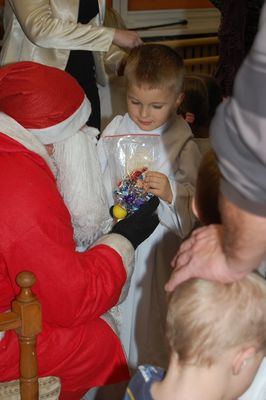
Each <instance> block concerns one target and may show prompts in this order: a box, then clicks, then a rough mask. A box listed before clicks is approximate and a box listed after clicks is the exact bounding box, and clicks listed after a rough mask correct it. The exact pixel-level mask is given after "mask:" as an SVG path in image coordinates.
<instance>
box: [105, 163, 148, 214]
mask: <svg viewBox="0 0 266 400" xmlns="http://www.w3.org/2000/svg"><path fill="white" fill-rule="evenodd" d="M147 170H148V168H147V167H143V168H141V169H136V170H134V171H132V172H131V173H130V174H128V175H127V176H126V177H125V178H123V179H121V180H119V181H118V182H117V187H116V188H115V190H114V199H115V205H114V207H113V210H112V213H113V216H114V217H115V218H117V219H122V218H125V217H126V216H127V215H131V214H133V213H134V212H135V211H137V210H138V209H139V208H140V207H141V206H142V204H144V203H145V202H146V201H148V200H150V199H151V197H153V194H152V193H149V192H146V191H145V190H144V188H143V181H144V177H145V172H146V171H147ZM123 210H124V212H123Z"/></svg>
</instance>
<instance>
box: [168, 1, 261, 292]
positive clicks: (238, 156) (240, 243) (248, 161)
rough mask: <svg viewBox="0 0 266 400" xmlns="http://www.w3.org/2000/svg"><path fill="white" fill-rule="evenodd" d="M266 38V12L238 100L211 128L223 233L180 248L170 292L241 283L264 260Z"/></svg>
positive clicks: (212, 231) (200, 235)
mask: <svg viewBox="0 0 266 400" xmlns="http://www.w3.org/2000/svg"><path fill="white" fill-rule="evenodd" d="M265 38H266V6H264V8H263V10H262V15H261V21H260V30H259V33H258V35H257V37H256V39H255V42H254V45H253V47H252V50H251V52H250V53H249V55H248V56H247V58H246V59H245V61H244V63H243V65H242V67H241V68H240V71H239V73H238V75H237V78H236V82H235V86H234V94H233V97H232V98H231V99H229V100H227V101H225V102H223V103H222V104H221V105H220V106H219V108H218V112H217V113H216V116H215V118H214V120H213V122H212V125H211V138H212V144H213V147H214V150H215V151H216V153H217V156H218V161H219V168H220V170H221V173H222V175H223V179H222V182H221V196H220V207H221V214H222V220H223V225H224V228H223V230H222V229H221V228H220V229H218V228H217V227H216V228H214V227H206V228H202V229H200V230H199V231H195V232H194V233H193V235H192V236H191V238H190V239H189V240H188V241H187V242H185V243H184V244H183V245H182V246H181V249H180V251H179V252H178V253H177V256H176V257H175V259H174V260H173V265H174V267H175V270H174V272H173V275H172V277H171V279H170V281H169V283H168V285H167V289H168V290H173V288H174V287H175V286H176V285H177V284H178V283H180V282H181V281H182V280H185V279H188V278H189V277H192V276H203V275H204V277H205V278H209V279H213V278H215V279H216V278H217V279H219V280H222V281H228V280H231V279H238V278H240V277H241V276H243V275H245V274H246V273H248V272H249V271H251V270H253V269H255V268H257V267H258V266H259V264H260V261H261V260H262V259H263V258H264V257H265V248H266V235H265V233H266V232H265V231H266V226H265V224H266V180H265V176H266V159H265V148H266V136H265V129H266V113H265V106H264V104H265V101H264V100H265V97H266V40H265ZM221 232H222V233H221ZM210 265H212V266H213V267H212V269H211V267H210ZM206 266H207V267H206ZM215 266H218V267H219V268H220V270H219V274H218V275H219V276H217V274H216V275H214V274H213V273H214V267H215Z"/></svg>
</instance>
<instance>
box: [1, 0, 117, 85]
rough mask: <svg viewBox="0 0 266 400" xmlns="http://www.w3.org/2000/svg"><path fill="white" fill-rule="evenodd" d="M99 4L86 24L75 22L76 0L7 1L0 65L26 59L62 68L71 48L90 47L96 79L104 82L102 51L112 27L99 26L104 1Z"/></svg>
mask: <svg viewBox="0 0 266 400" xmlns="http://www.w3.org/2000/svg"><path fill="white" fill-rule="evenodd" d="M98 3H99V14H98V15H97V16H96V17H95V18H93V19H92V20H91V21H90V23H89V24H77V17H78V9H79V0H7V4H6V6H5V15H4V25H5V35H4V40H3V48H2V51H1V55H0V64H1V65H5V64H9V63H12V62H16V61H25V60H28V61H36V62H40V63H43V64H46V65H51V66H54V67H57V68H60V69H65V67H66V64H67V61H68V57H69V53H70V50H89V51H93V55H94V59H95V65H96V79H97V82H98V83H100V84H102V85H105V84H106V74H105V70H104V55H103V53H102V52H107V51H108V50H109V49H110V47H111V44H112V40H113V36H114V29H113V28H105V27H102V26H101V25H102V24H103V20H104V14H105V1H104V0H98ZM112 58H114V57H113V56H112Z"/></svg>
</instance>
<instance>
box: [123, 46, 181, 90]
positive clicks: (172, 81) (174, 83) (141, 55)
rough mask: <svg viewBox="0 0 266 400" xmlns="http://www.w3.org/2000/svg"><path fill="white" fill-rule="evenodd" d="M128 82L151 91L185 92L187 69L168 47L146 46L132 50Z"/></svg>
mask: <svg viewBox="0 0 266 400" xmlns="http://www.w3.org/2000/svg"><path fill="white" fill-rule="evenodd" d="M124 75H125V77H126V79H127V82H128V83H130V84H134V85H137V86H139V87H140V86H142V85H147V86H148V87H149V88H150V89H158V88H160V89H161V88H169V89H171V90H176V91H177V94H180V93H181V92H182V91H183V83H184V75H185V69H184V64H183V60H182V58H181V57H180V56H179V54H177V53H176V52H175V50H173V49H171V48H170V47H168V46H165V45H162V44H144V45H143V46H140V47H135V48H134V49H132V50H131V52H130V54H129V56H128V58H127V62H126V67H125V71H124Z"/></svg>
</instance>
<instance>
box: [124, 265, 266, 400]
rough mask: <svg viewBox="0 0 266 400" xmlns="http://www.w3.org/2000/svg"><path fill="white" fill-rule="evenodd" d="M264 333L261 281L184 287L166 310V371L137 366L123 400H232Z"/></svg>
mask: <svg viewBox="0 0 266 400" xmlns="http://www.w3.org/2000/svg"><path fill="white" fill-rule="evenodd" d="M265 330H266V281H265V280H264V279H263V278H262V277H260V276H259V275H258V274H256V273H253V274H250V275H248V276H246V277H245V278H243V279H242V280H240V281H236V282H233V283H229V284H223V283H219V282H214V281H206V280H201V279H191V280H189V281H187V282H184V283H182V284H181V285H180V286H178V288H177V289H176V290H175V291H174V292H173V294H172V296H171V299H170V303H169V308H168V314H167V338H168V343H169V346H170V349H171V358H170V363H169V366H168V370H167V372H166V373H165V372H164V371H163V370H162V369H161V368H157V367H152V366H142V367H140V368H139V371H138V372H137V374H136V375H135V376H134V377H133V379H132V380H131V382H130V384H129V386H128V389H127V392H126V394H125V397H124V400H151V399H153V400H165V399H167V400H185V399H189V400H203V399H204V400H236V399H237V398H238V397H239V396H240V395H241V394H242V393H243V392H244V391H245V390H246V389H247V388H248V387H249V385H250V383H251V382H252V380H253V378H254V376H255V373H256V371H257V370H258V367H259V365H260V363H261V361H262V359H263V357H264V355H265V353H266V336H265ZM254 400H255V399H254Z"/></svg>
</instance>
